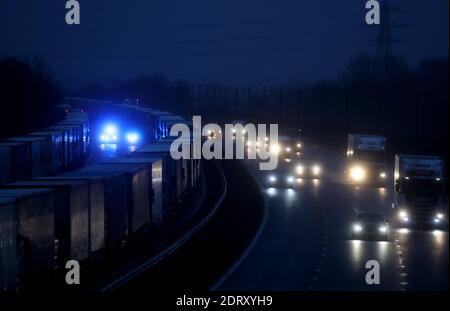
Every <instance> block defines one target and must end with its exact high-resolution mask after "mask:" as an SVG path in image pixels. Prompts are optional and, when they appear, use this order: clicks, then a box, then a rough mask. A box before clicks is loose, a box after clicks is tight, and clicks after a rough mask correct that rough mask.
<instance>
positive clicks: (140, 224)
mask: <svg viewBox="0 0 450 311" xmlns="http://www.w3.org/2000/svg"><path fill="white" fill-rule="evenodd" d="M105 170H106V171H117V172H124V173H125V174H126V181H127V183H126V189H127V196H128V199H127V203H128V204H127V217H126V219H127V220H128V221H127V222H128V223H127V227H128V234H129V237H130V238H133V237H134V236H136V235H139V234H140V233H141V232H142V231H143V230H145V229H146V228H147V229H148V228H149V225H150V220H151V198H150V194H151V174H152V173H151V170H150V168H149V166H148V165H145V164H139V163H99V164H94V165H90V166H88V167H86V168H84V169H82V170H81V171H83V172H85V171H90V172H98V171H99V172H101V171H105Z"/></svg>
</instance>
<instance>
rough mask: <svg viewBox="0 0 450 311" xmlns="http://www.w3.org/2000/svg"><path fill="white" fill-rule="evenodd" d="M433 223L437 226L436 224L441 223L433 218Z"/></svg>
mask: <svg viewBox="0 0 450 311" xmlns="http://www.w3.org/2000/svg"><path fill="white" fill-rule="evenodd" d="M433 222H434V223H435V224H438V223H440V222H441V220H440V219H439V218H435V219H433Z"/></svg>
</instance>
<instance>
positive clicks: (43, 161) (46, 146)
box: [8, 135, 51, 178]
mask: <svg viewBox="0 0 450 311" xmlns="http://www.w3.org/2000/svg"><path fill="white" fill-rule="evenodd" d="M8 141H11V142H23V143H26V144H27V146H28V153H29V158H30V159H31V163H30V165H29V167H30V170H31V172H30V175H31V177H33V178H35V177H39V176H44V175H47V174H48V173H49V166H50V163H49V162H50V147H51V144H50V139H49V138H48V137H45V136H31V135H30V136H20V137H13V138H8Z"/></svg>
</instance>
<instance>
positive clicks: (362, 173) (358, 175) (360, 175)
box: [350, 166, 366, 181]
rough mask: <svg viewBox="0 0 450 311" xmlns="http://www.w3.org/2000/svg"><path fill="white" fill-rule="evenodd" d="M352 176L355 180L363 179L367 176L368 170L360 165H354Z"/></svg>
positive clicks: (351, 171)
mask: <svg viewBox="0 0 450 311" xmlns="http://www.w3.org/2000/svg"><path fill="white" fill-rule="evenodd" d="M350 177H351V178H352V179H353V180H354V181H363V180H364V179H365V178H366V170H365V169H364V168H362V167H360V166H355V167H352V169H351V170H350Z"/></svg>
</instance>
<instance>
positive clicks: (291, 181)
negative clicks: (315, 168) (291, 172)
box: [286, 176, 294, 184]
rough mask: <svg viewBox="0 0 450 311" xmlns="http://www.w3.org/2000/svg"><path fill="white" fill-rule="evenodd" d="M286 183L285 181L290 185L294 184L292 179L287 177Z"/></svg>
mask: <svg viewBox="0 0 450 311" xmlns="http://www.w3.org/2000/svg"><path fill="white" fill-rule="evenodd" d="M286 181H287V182H288V183H290V184H292V183H293V182H294V177H292V176H288V177H287V178H286Z"/></svg>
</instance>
